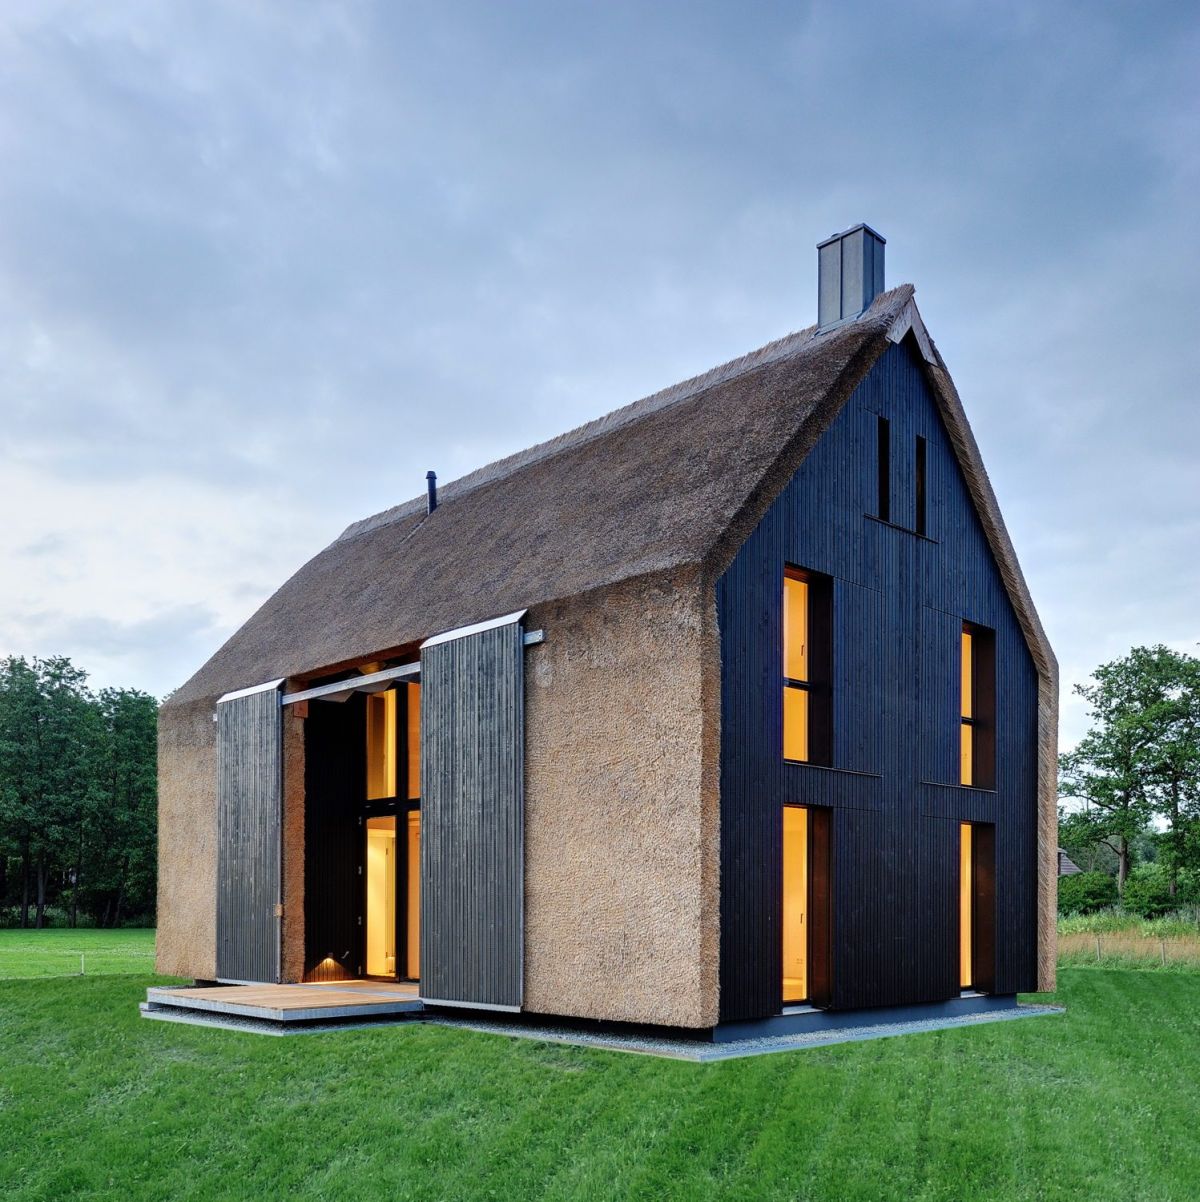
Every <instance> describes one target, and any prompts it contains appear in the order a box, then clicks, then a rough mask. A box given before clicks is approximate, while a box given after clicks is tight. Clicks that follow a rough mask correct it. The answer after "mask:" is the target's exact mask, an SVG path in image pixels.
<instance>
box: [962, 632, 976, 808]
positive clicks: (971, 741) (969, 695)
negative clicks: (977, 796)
mask: <svg viewBox="0 0 1200 1202" xmlns="http://www.w3.org/2000/svg"><path fill="white" fill-rule="evenodd" d="M961 639H962V644H961V645H962V654H961V660H962V665H961V684H960V690H959V693H960V697H961V702H960V705H959V712H960V714H961V718H960V726H959V766H960V769H961V771H960V772H959V783H960V784H964V785H973V784H974V783H975V648H974V641H975V640H974V638H973V636H972V634H971V632H970V630H968V629H967V628H966V627H965V626H964V627H963V632H962V636H961Z"/></svg>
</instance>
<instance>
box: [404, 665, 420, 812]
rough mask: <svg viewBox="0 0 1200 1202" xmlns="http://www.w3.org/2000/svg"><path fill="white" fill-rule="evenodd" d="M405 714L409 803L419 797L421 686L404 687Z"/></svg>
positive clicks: (410, 685) (409, 685)
mask: <svg viewBox="0 0 1200 1202" xmlns="http://www.w3.org/2000/svg"><path fill="white" fill-rule="evenodd" d="M404 713H405V731H406V738H405V755H404V761H405V779H406V787H407V792H406V793H405V796H406V797H407V798H408V800H409V801H416V800H417V799H418V798H419V797H420V796H421V686H420V685H419V684H411V683H410V684H406V685H405V686H404Z"/></svg>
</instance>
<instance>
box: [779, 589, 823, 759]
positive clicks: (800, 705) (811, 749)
mask: <svg viewBox="0 0 1200 1202" xmlns="http://www.w3.org/2000/svg"><path fill="white" fill-rule="evenodd" d="M832 597H833V582H832V581H831V580H830V579H829V577H828V576H821V575H819V574H817V573H815V572H804V571H801V570H800V569H798V568H788V569H787V570H786V572H785V573H784V578H783V758H784V759H785V760H796V761H799V762H801V763H813V764H828V763H829V761H830V750H831V747H830V745H831V741H832V740H831V729H830V727H831V722H830V660H831V642H832V637H831V636H832V629H831V627H832V621H831V617H832V614H831V608H832Z"/></svg>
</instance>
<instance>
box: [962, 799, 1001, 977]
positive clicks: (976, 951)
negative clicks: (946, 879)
mask: <svg viewBox="0 0 1200 1202" xmlns="http://www.w3.org/2000/svg"><path fill="white" fill-rule="evenodd" d="M958 831H959V835H958V984H959V988H960V990H962V992H964V993H970V992H975V993H992V992H993V991H994V989H995V982H996V828H995V827H994V826H992V825H991V824H989V823H983V822H962V823H960V824H959V828H958Z"/></svg>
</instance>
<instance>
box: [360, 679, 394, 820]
mask: <svg viewBox="0 0 1200 1202" xmlns="http://www.w3.org/2000/svg"><path fill="white" fill-rule="evenodd" d="M395 796H396V694H395V692H394V691H393V690H392V689H388V690H387V692H385V693H371V694H369V695H368V696H367V800H368V801H375V800H377V799H378V798H381V797H395Z"/></svg>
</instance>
